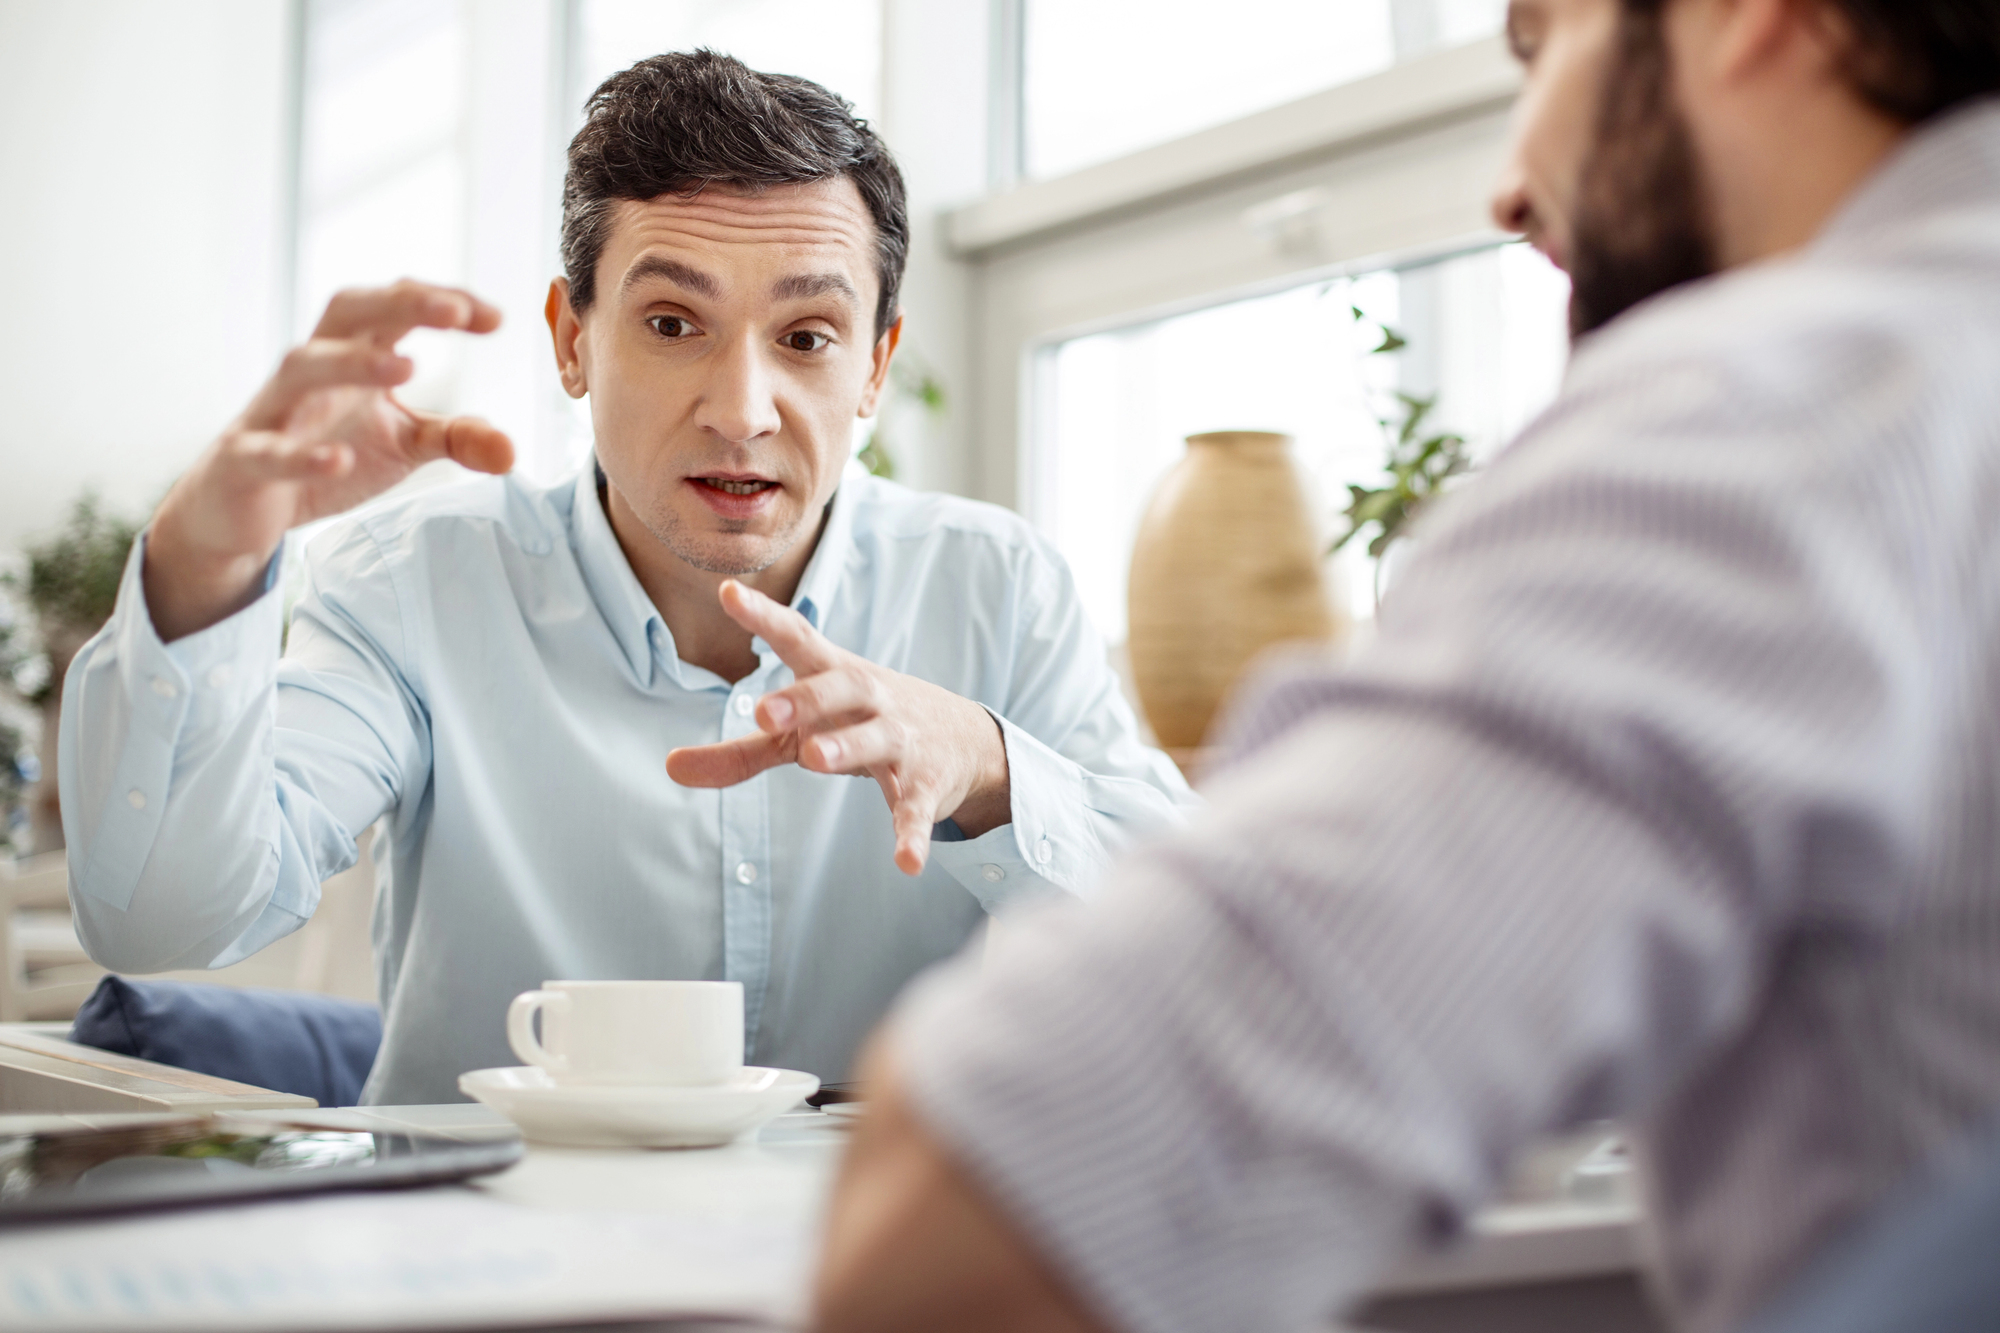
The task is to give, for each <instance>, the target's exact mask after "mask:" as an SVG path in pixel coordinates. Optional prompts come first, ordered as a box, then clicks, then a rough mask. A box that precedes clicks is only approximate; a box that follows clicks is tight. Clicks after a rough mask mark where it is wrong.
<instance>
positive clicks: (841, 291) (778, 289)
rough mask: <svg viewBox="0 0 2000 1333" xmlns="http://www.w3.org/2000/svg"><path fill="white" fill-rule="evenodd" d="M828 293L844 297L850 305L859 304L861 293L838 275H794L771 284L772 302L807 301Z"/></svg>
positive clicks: (842, 276) (843, 277)
mask: <svg viewBox="0 0 2000 1333" xmlns="http://www.w3.org/2000/svg"><path fill="white" fill-rule="evenodd" d="M828 292H833V293H835V294H837V295H840V296H844V297H846V298H847V299H848V301H849V302H850V303H852V304H855V305H859V304H860V303H861V293H859V292H857V291H855V290H854V284H853V283H851V282H849V281H848V280H847V278H846V277H845V276H844V275H842V274H839V273H794V274H792V275H791V276H790V277H787V278H779V279H778V280H777V281H776V282H774V283H772V284H771V299H772V300H774V301H808V300H811V299H812V298H813V297H815V296H824V295H826V294H827V293H828Z"/></svg>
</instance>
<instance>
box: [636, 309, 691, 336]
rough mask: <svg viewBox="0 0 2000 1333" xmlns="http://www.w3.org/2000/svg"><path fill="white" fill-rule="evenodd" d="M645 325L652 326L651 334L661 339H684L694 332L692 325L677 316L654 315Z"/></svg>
mask: <svg viewBox="0 0 2000 1333" xmlns="http://www.w3.org/2000/svg"><path fill="white" fill-rule="evenodd" d="M646 323H648V324H650V325H652V328H653V332H655V333H657V334H659V335H660V336H661V337H662V338H685V337H687V336H688V335H689V334H690V333H693V332H694V325H692V324H690V323H688V322H687V321H686V320H684V319H682V318H681V317H680V316H679V315H654V316H653V317H652V318H651V319H648V320H647V321H646Z"/></svg>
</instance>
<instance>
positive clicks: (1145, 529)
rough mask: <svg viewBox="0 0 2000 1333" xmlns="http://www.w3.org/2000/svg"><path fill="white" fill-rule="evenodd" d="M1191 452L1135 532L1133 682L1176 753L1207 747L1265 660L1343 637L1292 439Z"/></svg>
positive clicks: (1220, 434)
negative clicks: (1228, 705)
mask: <svg viewBox="0 0 2000 1333" xmlns="http://www.w3.org/2000/svg"><path fill="white" fill-rule="evenodd" d="M1187 443H1188V450H1187V453H1186V455H1185V456H1184V457H1182V459H1181V461H1180V462H1178V463H1176V464H1175V465H1174V467H1173V469H1172V470H1171V471H1170V472H1168V473H1167V475H1166V476H1165V477H1163V478H1161V480H1160V484H1159V487H1158V489H1156V490H1155V491H1154V492H1153V498H1152V501H1151V503H1150V504H1148V505H1147V507H1146V514H1145V517H1144V518H1142V519H1141V520H1140V521H1139V535H1138V539H1137V540H1136V541H1135V542H1134V543H1133V547H1132V577H1131V581H1130V584H1129V585H1128V586H1129V592H1128V596H1129V598H1130V606H1129V612H1130V623H1131V629H1130V640H1129V645H1130V651H1131V655H1132V677H1133V683H1134V684H1135V685H1136V686H1137V687H1138V692H1139V702H1140V704H1141V706H1142V707H1144V709H1145V710H1146V720H1147V721H1149V722H1151V723H1152V725H1153V734H1154V735H1155V736H1156V737H1158V738H1159V742H1160V744H1161V745H1162V746H1165V747H1167V748H1169V749H1171V750H1182V749H1189V748H1192V747H1194V746H1198V745H1200V744H1201V743H1202V740H1203V738H1204V737H1205V736H1206V735H1207V734H1208V729H1209V726H1210V724H1211V723H1212V722H1213V721H1214V719H1215V713H1216V709H1217V707H1218V706H1219V705H1220V704H1221V703H1222V700H1223V698H1224V696H1226V695H1227V694H1228V693H1229V690H1230V688H1231V687H1232V686H1234V685H1235V684H1236V682H1237V681H1238V680H1239V679H1240V678H1241V677H1242V675H1243V673H1244V670H1245V669H1246V668H1247V667H1248V666H1249V665H1250V662H1251V659H1253V658H1255V657H1256V656H1257V655H1258V654H1259V653H1261V652H1263V651H1264V650H1265V649H1267V648H1269V647H1271V646H1272V645H1274V644H1278V643H1284V642H1288V641H1293V640H1304V639H1318V640H1328V639H1331V638H1333V637H1334V636H1335V634H1336V633H1338V631H1339V629H1340V627H1341V621H1340V618H1339V617H1338V616H1337V615H1336V614H1335V613H1334V610H1333V606H1332V604H1331V602H1329V600H1328V598H1327V592H1326V583H1325V579H1324V577H1323V576H1322V574H1321V571H1320V543H1319V538H1318V533H1317V531H1316V530H1315V528H1314V525H1313V520H1312V513H1311V510H1310V509H1309V507H1308V505H1307V502H1306V490H1305V486H1304V485H1303V483H1302V481H1301V479H1300V477H1299V473H1298V469H1297V468H1296V467H1294V466H1293V464H1292V458H1291V437H1290V436H1288V435H1278V434H1273V433H1271V432H1268V431H1216V432H1213V433H1210V434H1206V435H1190V436H1188V441H1187Z"/></svg>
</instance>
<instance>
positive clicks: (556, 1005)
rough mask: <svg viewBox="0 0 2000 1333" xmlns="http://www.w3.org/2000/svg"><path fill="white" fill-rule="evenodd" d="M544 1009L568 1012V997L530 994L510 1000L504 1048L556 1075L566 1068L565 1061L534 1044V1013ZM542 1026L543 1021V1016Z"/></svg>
mask: <svg viewBox="0 0 2000 1333" xmlns="http://www.w3.org/2000/svg"><path fill="white" fill-rule="evenodd" d="M544 1006H546V1007H548V1008H550V1009H552V1010H553V1011H555V1012H558V1013H565V1012H567V1011H568V1010H569V996H567V995H564V994H563V993H562V992H561V991H553V990H531V991H524V992H522V993H521V994H519V995H516V996H515V997H514V1002H513V1003H512V1004H510V1005H508V1006H507V1044H508V1045H509V1046H512V1047H513V1048H514V1054H516V1055H518V1056H520V1057H521V1059H522V1060H523V1061H525V1062H526V1063H528V1064H531V1065H535V1066H537V1067H539V1068H542V1069H546V1070H548V1071H549V1072H550V1073H552V1074H559V1073H561V1072H563V1071H564V1070H566V1069H568V1068H569V1057H568V1056H566V1055H557V1054H556V1053H555V1052H553V1051H550V1050H548V1049H546V1048H545V1047H544V1046H543V1045H542V1044H541V1043H540V1042H538V1041H536V1040H535V1011H536V1010H537V1009H541V1008H543V1007H544ZM543 1022H544V1024H545V1025H546V1023H547V1017H546V1016H544V1019H543Z"/></svg>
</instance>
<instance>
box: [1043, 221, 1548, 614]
mask: <svg viewBox="0 0 2000 1333" xmlns="http://www.w3.org/2000/svg"><path fill="white" fill-rule="evenodd" d="M1567 298H1568V284H1567V282H1566V280H1565V279H1564V278H1563V276H1562V275H1561V274H1560V273H1559V272H1557V271H1556V270H1555V269H1553V268H1552V267H1551V266H1550V265H1549V264H1548V263H1547V262H1546V261H1545V260H1543V259H1542V258H1541V256H1540V255H1539V254H1537V253H1536V252H1535V251H1533V250H1530V249H1528V248H1527V247H1526V246H1524V245H1520V244H1509V245H1502V246H1495V247H1486V248H1482V249H1479V250H1476V251H1474V252H1472V253H1468V254H1463V255H1459V256H1456V257H1453V258H1449V259H1445V260H1441V261H1436V262H1433V263H1429V264H1424V265H1419V266H1415V267H1410V268H1405V269H1402V270H1400V271H1398V270H1379V271H1376V272H1372V273H1366V274H1362V275H1359V276H1355V277H1339V278H1333V279H1328V280H1322V281H1315V282H1311V283H1306V284H1303V285H1299V286H1295V287H1291V288H1289V289H1286V290H1282V291H1279V292H1276V293H1274V294H1271V295H1266V296H1258V297H1254V298H1252V299H1247V300H1237V301H1230V302H1226V303H1224V304H1219V305H1215V306H1211V307H1209V308H1207V309H1202V310H1197V311H1193V312H1191V313H1187V314H1182V315H1177V316H1174V317H1172V318H1168V319H1160V320H1154V321H1150V322H1147V323H1143V324H1137V325H1133V326H1130V327H1126V328H1119V329H1113V330H1111V331H1108V332H1103V333H1096V334H1091V335H1089V336H1085V337H1080V338H1072V339H1068V340H1066V341H1063V342H1059V343H1056V344H1054V345H1053V346H1051V347H1049V348H1048V349H1047V350H1046V351H1044V352H1043V353H1042V355H1041V358H1040V365H1039V371H1038V374H1037V377H1036V378H1037V382H1038V383H1037V390H1036V392H1037V395H1038V397H1039V398H1040V402H1039V403H1038V409H1039V410H1038V412H1037V427H1038V429H1037V430H1036V432H1035V435H1036V440H1035V446H1034V447H1035V451H1034V454H1033V456H1032V465H1033V466H1034V468H1035V469H1036V470H1037V472H1038V473H1040V477H1039V484H1038V485H1037V486H1036V487H1035V493H1036V494H1037V495H1038V497H1039V503H1038V504H1037V505H1036V506H1035V509H1036V512H1035V514H1034V517H1035V519H1036V520H1037V522H1038V525H1039V526H1041V527H1042V529H1043V530H1044V531H1046V532H1048V533H1049V534H1050V535H1051V536H1052V537H1053V538H1054V539H1055V542H1056V544H1057V546H1058V547H1059V548H1060V549H1061V550H1062V553H1063V555H1064V557H1065V558H1066V559H1067V560H1068V561H1069V564H1070V568H1071V570H1072V571H1073V572H1074V573H1075V576H1076V579H1077V584H1078V587H1079V589H1080V591H1081V594H1082V597H1083V601H1084V605H1085V607H1086V608H1087V609H1088V611H1089V613H1090V615H1091V617H1092V619H1093V620H1094V621H1095V622H1096V624H1097V626H1098V628H1099V630H1100V631H1101V632H1102V633H1103V634H1104V636H1105V637H1106V639H1108V640H1109V641H1110V642H1112V643H1113V644H1117V643H1120V642H1122V641H1123V640H1124V638H1125V579H1126V569H1127V566H1128V564H1129V562H1130V560H1131V550H1132V540H1133V537H1134V535H1135V534H1136V532H1137V530H1138V523H1139V517H1140V515H1141V513H1142V512H1143V511H1144V509H1145V506H1146V504H1147V502H1148V500H1149V499H1150V497H1151V494H1152V491H1153V488H1154V486H1155V485H1156V483H1157V482H1158V480H1159V478H1160V476H1161V474H1163V473H1164V472H1165V471H1166V470H1167V469H1168V468H1169V467H1171V466H1172V465H1173V464H1174V463H1175V462H1176V461H1177V460H1178V459H1179V458H1180V456H1181V453H1182V451H1183V447H1184V446H1183V445H1182V443H1181V441H1182V440H1183V438H1184V437H1186V436H1188V435H1191V434H1194V433H1196V432H1198V431H1208V430H1228V429H1244V430H1278V431H1283V432H1285V433H1286V434H1289V435H1291V436H1293V437H1294V440H1295V445H1294V457H1295V459H1296V461H1297V462H1298V463H1299V465H1300V470H1301V471H1302V472H1303V473H1304V474H1305V477H1306V480H1307V484H1308V487H1309V491H1310V492H1311V498H1312V499H1313V501H1314V507H1315V509H1316V511H1317V512H1319V513H1320V514H1322V515H1324V516H1325V521H1326V527H1325V531H1326V534H1327V536H1328V537H1329V539H1330V538H1331V537H1333V536H1335V535H1338V534H1339V533H1340V532H1341V531H1344V523H1343V521H1341V520H1339V519H1338V518H1337V515H1338V513H1339V511H1340V509H1341V508H1343V507H1344V505H1345V500H1346V487H1347V485H1348V484H1349V483H1350V482H1352V483H1358V484H1364V485H1371V484H1375V482H1376V479H1377V478H1378V477H1379V476H1380V473H1381V469H1382V462H1383V455H1384V450H1385V437H1384V432H1383V429H1382V427H1381V426H1380V425H1379V424H1378V421H1377V419H1378V417H1380V416H1383V415H1385V414H1388V413H1389V412H1390V411H1391V410H1392V407H1393V392H1394V391H1395V390H1398V389H1401V390H1403V391H1405V392H1409V393H1413V394H1416V395H1418V396H1429V395H1431V394H1436V395H1437V400H1438V402H1437V408H1436V410H1435V412H1434V414H1433V418H1432V419H1433V420H1435V421H1436V422H1437V424H1438V425H1439V426H1441V427H1443V428H1447V429H1451V430H1455V431H1457V432H1458V433H1460V434H1462V435H1464V436H1465V437H1466V439H1467V441H1468V442H1469V444H1470V445H1471V446H1472V451H1473V454H1474V457H1475V458H1480V459H1483V458H1485V457H1488V456H1490V455H1491V454H1492V452H1493V451H1494V450H1495V449H1497V448H1498V447H1499V446H1500V445H1501V444H1503V443H1504V442H1505V441H1506V440H1508V439H1509V438H1511V437H1512V436H1513V435H1514V433H1515V432H1517V431H1518V430H1519V429H1520V428H1521V426H1523V425H1524V424H1525V423H1526V422H1527V421H1528V419H1529V418H1530V417H1532V416H1533V414H1534V413H1535V412H1537V411H1539V410H1540V409H1541V407H1543V406H1544V405H1545V404H1546V403H1547V402H1548V400H1549V399H1550V398H1551V397H1552V396H1553V395H1554V393H1555V390H1556V386H1557V383H1558V381H1559V380H1560V378H1561V374H1562V367H1563V364H1564V360H1565V357H1566V355H1567V350H1568V338H1567V320H1566V305H1567ZM1356 308H1358V309H1360V310H1361V311H1362V312H1363V313H1364V314H1365V315H1366V316H1367V321H1366V322H1358V321H1356V320H1355V318H1354V317H1353V315H1352V311H1353V310H1354V309H1356ZM1378 324H1386V325H1389V326H1392V327H1394V328H1395V329H1396V330H1397V331H1398V332H1400V333H1401V334H1403V335H1404V336H1405V337H1406V338H1407V339H1408V341H1409V345H1408V347H1407V348H1406V349H1405V350H1403V351H1401V352H1398V353H1394V354H1390V355H1370V354H1369V349H1370V348H1371V347H1372V346H1373V345H1374V342H1375V339H1376V337H1377V332H1376V326H1377V325H1378ZM1334 572H1335V577H1336V580H1337V581H1336V588H1335V591H1336V596H1337V597H1339V598H1340V599H1341V600H1343V601H1344V602H1345V603H1346V605H1347V608H1348V610H1349V612H1350V613H1351V614H1353V615H1355V616H1357V617H1360V616H1366V615H1368V614H1372V610H1373V603H1372V591H1371V586H1370V585H1371V578H1372V569H1371V567H1370V562H1369V561H1367V560H1366V558H1365V556H1363V555H1361V553H1360V552H1359V551H1358V550H1356V551H1355V552H1354V554H1352V555H1349V554H1347V553H1343V555H1342V556H1341V557H1340V559H1339V560H1338V561H1337V563H1336V565H1335V570H1334Z"/></svg>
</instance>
